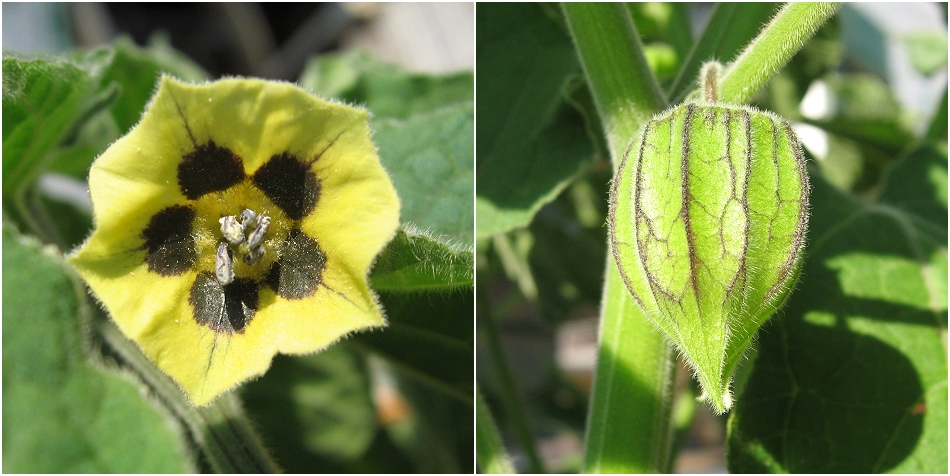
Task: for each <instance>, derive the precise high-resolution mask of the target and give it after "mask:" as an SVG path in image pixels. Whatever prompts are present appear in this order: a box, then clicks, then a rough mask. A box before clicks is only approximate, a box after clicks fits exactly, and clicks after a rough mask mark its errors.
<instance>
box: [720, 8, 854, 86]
mask: <svg viewBox="0 0 950 476" xmlns="http://www.w3.org/2000/svg"><path fill="white" fill-rule="evenodd" d="M840 6H841V4H840V3H790V4H788V5H786V6H785V7H784V8H782V9H781V10H779V12H778V13H777V14H776V15H775V17H774V18H772V21H771V22H769V24H768V25H766V26H765V28H763V29H762V31H761V32H760V33H759V35H758V36H757V37H755V39H754V40H752V42H751V43H749V46H747V47H746V49H745V50H744V51H743V52H742V54H740V55H739V57H738V58H736V60H735V61H733V62H732V63H730V64H729V65H728V66H727V67H726V69H725V71H724V72H723V75H722V80H721V82H720V85H721V90H720V93H721V96H720V101H722V102H726V103H731V104H745V103H747V102H749V100H750V99H752V95H754V94H755V93H756V92H757V91H758V90H759V89H761V88H762V86H764V85H765V83H766V82H767V81H768V79H769V78H770V77H771V76H772V75H773V74H775V73H776V72H778V71H779V70H780V69H782V67H783V66H785V64H786V63H788V61H789V60H790V59H792V56H794V55H795V53H797V52H798V50H800V49H801V48H802V46H803V45H804V44H805V42H806V41H808V39H809V38H811V36H812V35H814V34H815V32H816V31H818V28H820V27H821V25H823V24H824V23H825V21H827V20H828V19H829V18H831V16H832V15H834V14H835V12H836V11H838V8H839V7H840Z"/></svg>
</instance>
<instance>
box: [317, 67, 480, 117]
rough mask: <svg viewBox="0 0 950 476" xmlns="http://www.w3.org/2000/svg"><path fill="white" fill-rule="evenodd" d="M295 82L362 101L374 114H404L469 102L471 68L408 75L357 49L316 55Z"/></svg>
mask: <svg viewBox="0 0 950 476" xmlns="http://www.w3.org/2000/svg"><path fill="white" fill-rule="evenodd" d="M299 83H300V85H301V86H303V87H305V88H308V89H310V90H312V91H314V92H316V93H317V94H321V95H324V96H330V97H335V98H338V99H342V100H345V101H350V102H357V103H360V104H363V105H365V106H366V108H367V109H369V110H370V111H372V112H373V114H374V115H375V116H376V117H377V118H385V117H396V118H402V119H405V118H408V117H410V116H413V115H415V114H420V113H425V112H430V111H433V110H436V109H439V108H441V107H443V106H447V105H450V104H455V103H465V102H472V100H473V84H474V76H473V74H472V73H471V72H462V73H455V74H449V75H427V74H414V73H410V72H407V71H405V70H404V69H402V68H400V67H397V66H392V65H388V64H385V63H382V62H380V61H379V60H377V59H376V58H374V57H373V56H370V55H368V54H366V53H361V52H349V53H344V54H340V55H325V56H319V57H316V58H314V59H312V60H310V62H309V63H307V66H306V68H304V71H303V73H301V75H300V80H299Z"/></svg>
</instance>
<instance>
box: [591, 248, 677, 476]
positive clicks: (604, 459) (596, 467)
mask: <svg viewBox="0 0 950 476" xmlns="http://www.w3.org/2000/svg"><path fill="white" fill-rule="evenodd" d="M607 269H608V271H607V282H606V283H605V285H604V300H603V303H602V304H601V305H602V309H601V321H600V336H599V338H598V341H599V348H598V353H597V370H596V373H595V376H594V389H593V395H592V396H591V408H590V412H589V413H588V417H587V438H586V440H587V441H586V444H585V454H584V472H586V473H664V472H669V470H670V467H671V465H672V454H671V447H672V441H673V421H672V418H671V413H672V407H673V380H674V377H675V376H676V374H675V371H676V366H675V362H676V356H675V355H674V353H673V349H672V347H670V345H669V344H668V343H667V341H666V338H665V337H663V335H661V334H660V333H659V332H657V331H656V329H655V327H654V325H653V324H652V323H650V322H649V321H648V320H647V318H646V316H644V315H643V312H642V311H641V310H640V307H639V306H638V305H637V304H636V302H635V301H634V300H633V297H632V296H630V293H629V291H628V290H627V288H626V285H625V284H624V283H623V280H622V279H621V278H620V272H619V271H618V270H617V265H616V263H615V262H614V260H613V256H608V263H607Z"/></svg>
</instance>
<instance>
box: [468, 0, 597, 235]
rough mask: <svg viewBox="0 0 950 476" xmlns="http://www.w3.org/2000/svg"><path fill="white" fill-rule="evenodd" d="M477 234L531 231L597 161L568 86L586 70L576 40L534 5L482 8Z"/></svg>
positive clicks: (479, 21)
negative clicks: (545, 208)
mask: <svg viewBox="0 0 950 476" xmlns="http://www.w3.org/2000/svg"><path fill="white" fill-rule="evenodd" d="M476 22H477V25H478V33H477V45H476V53H477V57H478V59H479V63H478V69H479V71H484V72H487V74H484V75H480V76H479V81H478V106H477V107H478V138H477V142H476V150H477V155H476V183H477V184H478V186H477V188H476V191H475V194H476V199H475V208H476V217H477V220H476V221H477V227H478V230H477V235H478V236H480V237H481V236H488V235H491V234H494V233H498V232H502V231H507V230H511V229H513V228H516V227H520V226H524V225H526V224H528V223H529V222H530V221H531V218H532V217H533V216H534V214H535V213H536V212H537V211H538V210H539V209H540V208H541V206H542V205H544V204H545V203H547V202H550V201H551V200H553V199H554V198H555V197H557V194H558V193H559V192H560V191H561V190H562V189H563V188H564V186H566V185H567V183H568V182H569V181H570V180H571V179H572V178H573V177H574V176H575V175H576V174H577V173H578V171H580V170H581V169H582V168H583V167H585V166H586V165H588V164H589V163H590V159H591V151H592V145H591V142H590V139H589V138H588V137H587V135H586V134H585V132H584V122H583V119H582V118H581V116H580V114H578V113H577V112H576V111H575V110H574V109H573V108H572V107H571V106H569V105H568V104H567V103H566V102H565V101H564V99H563V97H562V96H563V95H562V88H563V87H564V86H565V85H566V84H567V81H569V77H570V76H572V75H573V74H576V73H578V72H580V65H579V64H578V62H577V58H576V57H575V53H574V47H573V45H572V43H571V40H570V38H569V37H568V36H567V35H566V34H565V32H564V31H563V30H562V29H561V28H560V27H559V26H558V24H557V22H556V21H555V20H553V19H552V18H551V17H549V16H548V15H546V14H545V13H544V11H543V9H542V8H539V7H538V6H537V5H534V4H510V3H494V4H480V5H477V7H476Z"/></svg>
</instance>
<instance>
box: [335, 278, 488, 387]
mask: <svg viewBox="0 0 950 476" xmlns="http://www.w3.org/2000/svg"><path fill="white" fill-rule="evenodd" d="M380 300H381V301H382V303H383V306H384V308H385V309H386V313H387V315H388V317H389V325H388V327H386V329H385V330H383V331H381V332H373V333H363V334H359V335H357V336H355V337H354V339H353V341H354V342H356V343H357V344H359V345H360V346H361V347H364V348H366V349H369V350H372V351H374V352H375V353H377V354H379V355H381V356H383V357H385V358H386V359H387V360H388V361H389V362H390V363H391V364H393V365H395V366H396V367H397V368H399V369H401V370H404V371H406V372H408V373H409V374H411V375H414V376H416V377H418V378H420V379H422V380H423V381H425V382H427V383H428V384H431V385H434V386H435V387H436V388H439V389H441V390H443V391H446V392H448V393H450V394H452V395H453V396H455V397H456V398H457V399H459V400H461V401H463V402H467V403H469V404H471V403H472V401H473V399H474V387H473V383H472V382H473V379H474V375H473V372H474V355H473V352H474V336H473V334H472V330H473V329H472V317H473V311H472V309H473V300H472V293H471V292H452V293H446V294H441V295H440V294H435V293H428V294H425V295H422V296H413V295H410V294H405V293H390V292H381V293H380Z"/></svg>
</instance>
